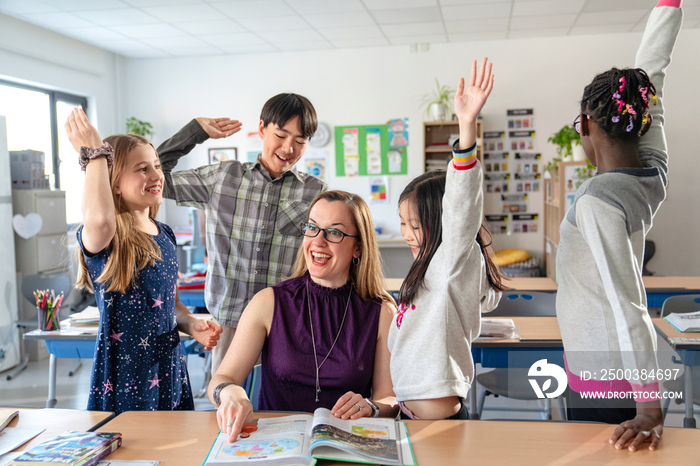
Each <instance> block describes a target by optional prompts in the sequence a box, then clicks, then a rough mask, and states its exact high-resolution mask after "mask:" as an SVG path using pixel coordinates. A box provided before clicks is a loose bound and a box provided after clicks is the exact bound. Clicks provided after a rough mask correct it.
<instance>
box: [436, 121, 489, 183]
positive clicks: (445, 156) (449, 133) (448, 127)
mask: <svg viewBox="0 0 700 466" xmlns="http://www.w3.org/2000/svg"><path fill="white" fill-rule="evenodd" d="M482 126H483V125H482V120H477V122H476V135H477V136H476V155H477V157H479V160H480V161H481V162H482V163H483V161H484V150H483V148H484V132H483V129H482ZM458 137H459V123H458V122H457V120H446V121H425V122H423V169H424V170H425V171H426V172H427V171H431V170H445V169H447V162H448V161H449V160H451V159H452V144H451V143H453V142H454V141H455V140H456V139H457V138H458Z"/></svg>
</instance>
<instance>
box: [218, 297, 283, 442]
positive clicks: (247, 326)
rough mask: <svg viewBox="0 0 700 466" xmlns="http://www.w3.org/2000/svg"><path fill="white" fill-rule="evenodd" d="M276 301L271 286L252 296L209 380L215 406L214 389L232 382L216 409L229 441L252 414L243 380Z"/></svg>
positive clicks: (266, 328) (253, 359) (255, 360)
mask: <svg viewBox="0 0 700 466" xmlns="http://www.w3.org/2000/svg"><path fill="white" fill-rule="evenodd" d="M274 305H275V296H274V291H273V290H272V288H266V289H264V290H262V291H261V292H259V293H258V294H256V295H255V296H254V297H253V299H252V300H251V301H250V303H248V306H247V307H246V308H245V311H243V315H241V320H240V321H239V322H238V327H237V328H236V335H235V336H234V337H233V341H232V342H231V346H229V348H228V351H227V352H226V356H225V357H224V359H223V361H221V365H220V366H219V369H218V370H217V371H216V374H214V377H212V379H211V382H209V388H208V390H207V393H208V395H209V400H210V401H211V402H212V403H213V404H214V406H216V405H217V403H216V400H215V399H214V396H213V391H214V389H215V388H216V387H218V386H219V385H220V384H223V383H228V384H230V385H227V386H226V387H225V388H223V389H222V390H221V391H220V392H219V400H220V401H221V404H220V405H219V406H217V408H218V409H217V411H216V419H217V421H218V422H219V428H220V429H221V431H222V432H225V433H227V434H228V435H229V442H234V441H235V440H236V438H237V437H238V434H240V433H241V430H242V429H243V426H244V425H245V423H246V422H248V421H250V420H251V419H252V418H253V404H252V403H251V402H250V400H249V399H248V395H246V393H245V390H243V382H245V379H246V377H248V374H249V373H250V371H251V370H253V367H254V366H255V363H256V362H257V360H258V357H259V356H260V353H261V352H262V348H263V345H264V344H265V338H266V337H267V333H268V329H269V326H270V324H271V322H272V313H273V311H274Z"/></svg>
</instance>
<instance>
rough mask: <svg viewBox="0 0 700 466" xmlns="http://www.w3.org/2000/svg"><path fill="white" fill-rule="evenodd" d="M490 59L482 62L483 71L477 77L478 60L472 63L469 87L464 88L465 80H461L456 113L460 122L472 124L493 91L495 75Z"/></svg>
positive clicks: (456, 97)
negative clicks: (492, 72)
mask: <svg viewBox="0 0 700 466" xmlns="http://www.w3.org/2000/svg"><path fill="white" fill-rule="evenodd" d="M487 62H488V58H484V60H483V61H482V62H481V70H480V72H479V74H478V76H477V73H476V60H474V62H473V63H472V72H471V74H470V75H469V85H468V86H467V88H466V89H465V88H464V78H459V84H458V85H457V93H456V94H455V102H454V106H455V113H456V114H457V118H458V119H459V121H460V122H462V121H464V122H465V123H472V122H475V121H476V118H477V117H478V116H479V113H481V109H482V108H484V104H485V103H486V100H487V99H488V98H489V95H490V94H491V90H492V89H493V75H492V74H491V67H492V66H493V63H488V66H487V65H486V64H487Z"/></svg>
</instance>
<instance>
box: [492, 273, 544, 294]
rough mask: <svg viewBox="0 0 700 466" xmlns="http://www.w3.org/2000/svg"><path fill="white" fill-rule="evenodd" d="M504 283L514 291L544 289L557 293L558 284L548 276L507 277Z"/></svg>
mask: <svg viewBox="0 0 700 466" xmlns="http://www.w3.org/2000/svg"><path fill="white" fill-rule="evenodd" d="M503 284H504V285H505V286H506V287H507V288H508V289H509V290H513V291H544V292H547V293H556V291H557V284H556V283H555V282H554V280H552V279H551V278H547V277H521V278H505V277H504V280H503Z"/></svg>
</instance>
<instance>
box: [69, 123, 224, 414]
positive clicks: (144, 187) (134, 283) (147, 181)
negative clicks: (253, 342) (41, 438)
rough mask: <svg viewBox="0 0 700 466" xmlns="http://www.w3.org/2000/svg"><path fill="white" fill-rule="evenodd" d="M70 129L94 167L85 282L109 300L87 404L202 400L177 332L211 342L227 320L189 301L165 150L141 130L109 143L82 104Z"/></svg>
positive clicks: (154, 405) (81, 237)
mask: <svg viewBox="0 0 700 466" xmlns="http://www.w3.org/2000/svg"><path fill="white" fill-rule="evenodd" d="M66 131H67V133H68V138H69V139H70V141H71V143H72V144H73V147H74V148H75V149H76V150H77V151H79V152H80V164H81V166H82V167H83V170H86V175H85V188H84V195H83V225H82V226H81V227H80V228H79V230H78V234H77V237H78V243H79V244H80V248H81V250H82V254H81V255H80V267H79V272H78V282H77V285H78V286H82V287H85V288H87V289H90V290H92V291H93V292H94V293H95V298H96V300H97V307H98V308H99V309H100V332H99V335H98V339H97V347H96V349H95V358H94V363H93V368H92V380H91V388H90V397H89V401H88V409H89V410H94V411H113V412H115V413H121V412H123V411H143V410H186V409H190V410H191V409H194V402H193V399H192V390H191V388H190V381H189V376H188V374H187V366H186V364H185V359H184V356H183V353H182V349H181V347H180V345H179V343H180V337H179V334H178V331H183V332H185V333H188V334H191V335H192V336H193V337H194V338H195V339H196V340H197V341H199V342H200V343H202V344H203V345H204V346H205V348H206V349H207V350H209V349H211V348H212V347H213V346H215V345H216V341H217V340H218V338H219V333H220V332H221V327H219V325H218V324H217V323H216V322H214V321H206V320H199V319H196V318H195V317H194V316H193V315H192V314H190V313H189V311H188V310H187V308H185V306H184V305H183V304H182V303H180V299H179V297H178V294H177V289H176V279H177V271H178V262H177V254H176V246H175V235H174V234H173V232H172V230H171V229H170V227H168V226H167V225H165V224H163V223H160V222H157V221H156V220H155V219H154V218H155V216H156V213H157V212H158V206H159V205H160V204H161V203H162V202H163V196H162V188H163V172H162V171H161V168H160V162H159V160H158V156H157V154H156V151H155V149H154V148H153V146H152V145H151V143H150V142H149V141H148V140H146V139H144V138H142V137H140V136H136V135H133V134H118V135H114V136H110V137H108V138H106V139H105V140H104V142H103V141H102V139H101V138H100V135H99V134H98V132H97V130H95V128H94V127H93V126H92V125H91V124H90V122H89V121H88V119H87V117H86V116H85V113H83V111H82V110H81V109H76V110H73V112H72V113H71V115H70V116H69V117H68V121H67V122H66Z"/></svg>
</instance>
